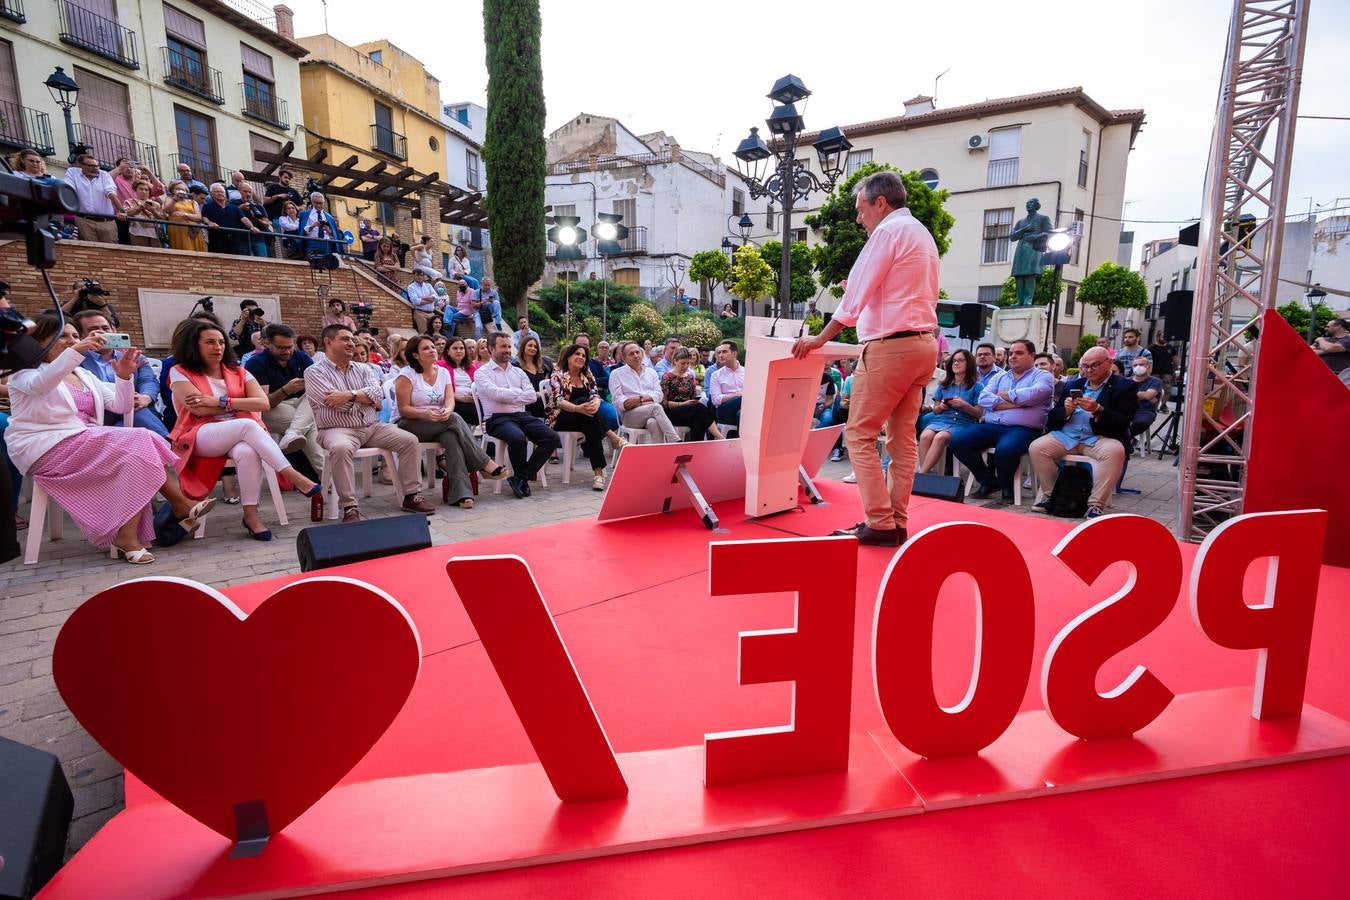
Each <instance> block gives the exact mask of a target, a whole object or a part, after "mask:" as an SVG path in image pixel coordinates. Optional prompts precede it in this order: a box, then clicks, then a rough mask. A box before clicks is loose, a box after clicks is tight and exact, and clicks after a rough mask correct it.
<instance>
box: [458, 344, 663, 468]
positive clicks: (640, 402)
mask: <svg viewBox="0 0 1350 900" xmlns="http://www.w3.org/2000/svg"><path fill="white" fill-rule="evenodd" d="M644 356H645V354H644V353H643V352H642V345H641V344H639V343H637V342H636V341H627V342H625V343H624V344H623V345H622V346H621V347H620V348H619V358H620V359H622V360H623V361H624V363H625V365H622V366H619V367H618V368H617V369H615V370H614V371H612V372H610V373H609V393H610V396H612V397H613V398H614V406H615V407H616V408H617V409H618V410H619V421H621V422H622V423H623V424H624V426H625V427H627V428H645V429H647V433H648V434H649V435H651V439H652V443H654V444H673V443H675V442H677V441H678V440H679V439H680V434H679V432H677V431H676V430H675V426H674V425H672V424H671V422H670V419H669V417H667V416H666V411H665V409H664V408H663V407H662V406H661V400H662V394H661V378H660V376H658V375H657V374H656V370H655V369H653V368H651V367H649V366H644V365H643V364H642V360H643V357H644ZM481 374H482V370H481V369H480V370H479V375H480V376H481Z"/></svg>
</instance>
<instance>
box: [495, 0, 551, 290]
mask: <svg viewBox="0 0 1350 900" xmlns="http://www.w3.org/2000/svg"><path fill="white" fill-rule="evenodd" d="M539 31H540V16H539V3H538V0H484V2H483V34H484V38H485V42H486V44H487V70H488V87H487V105H488V113H487V133H486V137H485V138H484V142H483V164H484V166H485V168H486V170H487V182H488V195H487V213H488V227H489V228H490V229H491V233H492V258H493V274H494V276H495V278H496V282H497V288H498V290H499V291H500V292H501V296H502V306H503V307H506V308H510V307H511V306H515V308H516V310H517V315H524V314H525V292H526V291H528V290H529V288H530V285H532V284H534V283H535V282H536V281H538V280H539V279H540V278H541V277H542V276H543V274H544V169H545V148H544V72H543V64H542V62H541V61H540V53H539Z"/></svg>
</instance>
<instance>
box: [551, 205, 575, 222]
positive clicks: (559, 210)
mask: <svg viewBox="0 0 1350 900" xmlns="http://www.w3.org/2000/svg"><path fill="white" fill-rule="evenodd" d="M576 214H577V205H576V204H575V203H555V204H553V218H555V219H556V218H557V217H558V216H575V215H576Z"/></svg>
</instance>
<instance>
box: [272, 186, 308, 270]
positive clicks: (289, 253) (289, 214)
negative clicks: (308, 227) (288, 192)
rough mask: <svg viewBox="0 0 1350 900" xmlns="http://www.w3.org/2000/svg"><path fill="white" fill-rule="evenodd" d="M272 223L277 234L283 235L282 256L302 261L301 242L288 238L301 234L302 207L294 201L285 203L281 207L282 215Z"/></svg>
mask: <svg viewBox="0 0 1350 900" xmlns="http://www.w3.org/2000/svg"><path fill="white" fill-rule="evenodd" d="M272 222H273V227H274V228H275V229H276V232H277V234H280V235H282V238H281V255H282V256H284V257H285V258H286V259H300V258H301V257H302V256H303V255H304V254H302V253H301V252H300V242H299V241H297V240H295V239H294V238H293V237H288V235H298V234H299V233H300V207H299V206H297V205H296V203H295V201H293V200H287V201H285V202H284V203H282V205H281V215H279V216H276V217H275V218H274V219H273V220H272Z"/></svg>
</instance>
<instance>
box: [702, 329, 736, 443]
mask: <svg viewBox="0 0 1350 900" xmlns="http://www.w3.org/2000/svg"><path fill="white" fill-rule="evenodd" d="M709 383H710V387H711V389H710V391H709V393H710V395H711V397H712V404H713V409H714V410H715V412H716V416H717V421H718V423H719V424H721V425H730V426H732V427H733V428H739V427H740V424H741V394H742V393H744V391H745V367H744V366H742V365H741V360H740V356H739V350H738V348H737V347H736V344H735V343H734V342H733V341H723V342H722V343H720V344H718V345H717V368H716V369H714V370H713V373H712V378H711V379H710V382H709Z"/></svg>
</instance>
